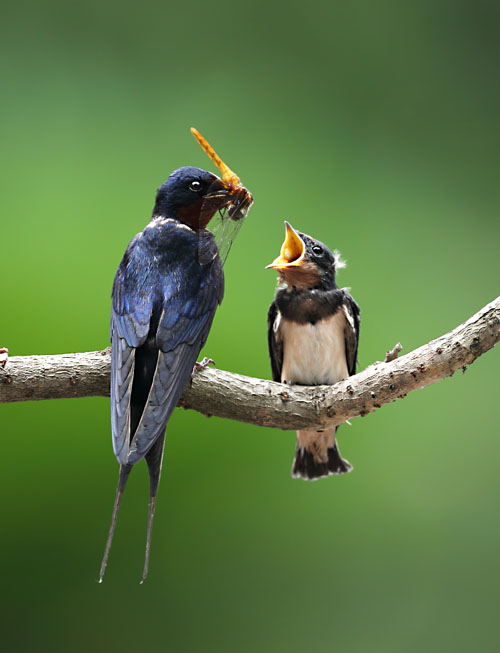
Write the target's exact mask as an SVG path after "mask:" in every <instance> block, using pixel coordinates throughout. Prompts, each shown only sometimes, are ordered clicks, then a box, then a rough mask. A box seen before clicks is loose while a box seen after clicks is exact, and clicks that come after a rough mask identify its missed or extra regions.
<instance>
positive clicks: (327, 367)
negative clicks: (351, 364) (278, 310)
mask: <svg viewBox="0 0 500 653" xmlns="http://www.w3.org/2000/svg"><path fill="white" fill-rule="evenodd" d="M345 326H346V318H345V314H344V311H343V310H341V309H340V310H337V311H336V312H335V314H334V315H331V316H329V317H325V318H323V319H322V320H318V321H317V322H316V323H315V324H311V323H309V322H308V323H305V324H300V323H298V322H292V321H291V320H287V319H286V318H283V317H281V319H280V320H279V324H278V325H277V331H278V334H277V335H278V337H280V338H281V340H282V343H283V366H282V370H281V381H282V382H285V381H286V382H288V383H300V384H302V385H319V384H328V385H329V384H333V383H336V382H337V381H340V380H341V379H345V378H346V377H347V376H349V374H348V371H347V363H346V357H345V340H344V329H345Z"/></svg>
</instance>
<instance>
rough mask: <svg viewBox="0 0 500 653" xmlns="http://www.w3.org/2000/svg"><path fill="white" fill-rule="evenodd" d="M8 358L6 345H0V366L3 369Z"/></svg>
mask: <svg viewBox="0 0 500 653" xmlns="http://www.w3.org/2000/svg"><path fill="white" fill-rule="evenodd" d="M8 358H9V350H8V349H7V347H0V367H1V368H2V369H3V368H4V367H5V365H6V363H7V359H8Z"/></svg>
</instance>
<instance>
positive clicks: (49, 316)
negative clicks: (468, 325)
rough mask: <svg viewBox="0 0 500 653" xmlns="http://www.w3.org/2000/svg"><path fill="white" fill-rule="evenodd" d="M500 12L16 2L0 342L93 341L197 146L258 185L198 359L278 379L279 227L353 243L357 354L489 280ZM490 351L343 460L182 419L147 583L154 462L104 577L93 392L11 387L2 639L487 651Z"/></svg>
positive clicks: (0, 547) (494, 267) (172, 435)
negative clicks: (199, 136)
mask: <svg viewBox="0 0 500 653" xmlns="http://www.w3.org/2000/svg"><path fill="white" fill-rule="evenodd" d="M499 19H500V11H499V5H498V3H496V2H488V1H486V0H484V1H483V0H477V1H476V2H467V1H462V2H461V1H459V0H449V1H446V0H418V2H417V1H402V2H399V1H397V0H380V1H378V2H371V1H368V0H367V1H361V0H360V1H353V2H339V1H337V0H332V1H329V2H326V1H324V2H317V1H314V0H313V1H312V2H307V3H304V2H297V1H296V0H292V1H291V2H287V3H284V2H282V3H272V2H269V1H267V2H261V1H256V2H252V3H246V4H238V3H233V2H227V1H226V0H223V1H222V2H218V3H214V4H207V3H200V2H198V1H197V0H194V1H192V2H189V3H165V2H155V1H152V0H144V2H141V3H139V4H137V3H129V2H109V1H108V2H106V1H104V2H103V0H87V1H86V2H85V3H79V4H75V3H66V2H58V1H56V0H47V1H46V2H43V3H39V2H36V3H35V2H30V1H29V0H28V1H26V0H17V1H16V2H15V3H10V5H8V6H4V7H3V9H2V26H1V41H0V48H1V51H2V56H1V58H0V67H1V80H2V81H1V85H2V101H1V105H0V111H1V120H0V138H1V143H2V156H1V163H0V166H1V174H0V186H1V200H0V205H1V215H2V221H1V242H2V248H1V255H0V273H1V288H2V300H1V316H2V319H1V322H0V341H1V342H0V345H5V346H8V347H9V349H10V352H11V355H23V354H42V353H57V352H70V351H86V350H95V349H99V348H103V347H105V346H107V344H108V320H109V308H110V288H111V284H112V280H113V276H114V273H115V270H116V268H117V266H118V263H119V261H120V258H121V256H122V254H123V252H124V250H125V247H126V246H127V243H128V242H129V240H130V239H131V237H132V236H133V235H134V234H135V233H136V232H137V231H140V230H141V228H142V227H143V226H144V225H145V223H146V222H147V220H148V219H149V216H150V212H151V207H152V203H153V198H154V192H155V189H156V188H157V186H158V185H159V184H160V183H162V182H163V180H164V179H165V178H166V177H167V175H168V174H169V173H170V172H171V171H172V170H173V169H174V168H176V167H178V166H180V165H185V164H191V165H199V166H202V167H206V166H209V167H210V163H209V162H208V160H207V159H206V158H205V155H204V154H203V152H202V151H201V149H200V148H199V147H198V145H197V144H196V142H195V141H194V139H193V138H192V136H191V135H190V133H189V127H190V126H191V125H195V126H197V127H198V129H200V131H201V132H202V133H203V134H204V135H205V136H206V137H207V138H208V139H209V140H210V142H212V143H213V145H214V146H215V147H216V148H217V150H218V151H219V153H220V154H221V155H222V157H223V158H224V159H225V160H227V163H228V164H229V165H230V166H231V167H232V168H233V169H234V170H236V171H237V172H238V173H239V174H240V176H241V178H242V180H243V182H244V183H245V184H246V185H247V186H248V188H250V189H251V190H252V191H253V193H254V195H255V205H254V208H253V209H252V212H251V214H250V217H249V218H248V220H247V221H246V223H245V225H244V226H243V229H242V230H241V232H240V235H239V237H238V240H237V241H236V243H235V245H234V247H233V250H232V252H231V254H230V257H229V259H228V261H227V263H226V268H225V269H226V280H227V285H226V296H225V300H224V304H223V306H222V307H221V309H220V310H219V312H218V314H217V316H216V319H215V322H214V326H213V329H212V332H211V335H210V338H209V341H208V343H207V346H206V348H205V351H204V353H205V354H207V355H210V356H211V357H212V358H214V359H215V361H216V363H217V365H218V366H219V367H221V368H224V369H228V370H231V371H235V372H240V373H244V374H248V375H254V376H259V377H269V374H270V372H269V367H268V360H267V351H266V311H267V308H268V305H269V303H270V301H271V299H272V296H273V292H274V286H275V273H273V272H271V271H268V270H267V271H266V270H264V266H265V265H266V264H267V263H269V262H270V261H271V260H272V259H273V258H274V257H275V256H276V255H277V254H278V251H279V247H280V245H281V241H282V237H283V220H284V219H288V220H290V221H291V222H292V224H293V225H295V226H296V227H298V228H300V229H302V230H305V231H307V232H308V233H311V234H313V235H314V236H316V237H317V238H319V239H320V240H323V241H324V242H326V243H328V244H329V245H330V246H331V247H332V248H334V247H336V248H338V249H340V251H341V252H342V253H343V255H344V256H345V258H346V259H347V261H348V268H347V269H346V270H343V271H342V272H341V274H340V275H339V282H340V284H341V285H347V286H350V287H351V288H352V294H353V295H354V297H355V298H356V299H357V301H358V302H359V303H360V305H361V307H362V318H363V323H362V336H361V345H360V365H361V367H365V366H366V365H368V364H370V363H371V362H372V361H374V360H377V359H381V357H383V355H384V352H385V350H386V349H388V348H390V347H392V346H393V345H394V344H395V342H397V341H398V340H401V342H402V343H403V345H404V351H405V352H408V351H410V350H411V349H413V348H415V347H417V346H419V345H421V344H423V343H425V342H427V341H428V340H430V339H432V338H434V337H437V336H439V335H441V334H442V333H444V332H446V331H448V330H450V329H452V328H453V327H455V326H456V325H457V324H459V323H460V322H462V321H463V320H465V319H466V318H467V317H469V316H470V315H472V314H473V313H474V312H476V310H478V309H479V308H481V307H482V306H483V305H484V304H486V303H487V302H489V301H491V300H492V299H493V298H495V297H496V296H497V295H498V294H499V293H498V291H499V238H500V222H499V219H498V205H499V197H498V195H499V192H498V188H499V185H498V174H499V157H498V152H499V149H500V129H499V121H498V117H499V114H500V90H499V83H498V55H499V49H500V45H499V44H500V39H499V34H498V25H499ZM499 356H500V351H499V350H494V351H491V352H489V353H488V354H486V355H485V356H484V357H482V358H481V359H479V360H478V361H477V362H476V363H475V364H474V365H473V366H472V367H471V368H470V369H468V371H467V373H466V374H465V375H464V376H462V374H457V375H455V376H454V377H453V378H452V379H448V380H446V381H443V382H441V383H439V384H437V385H435V386H433V387H430V388H426V389H425V390H423V391H421V392H415V393H412V394H411V395H409V396H408V397H407V398H406V399H405V400H404V401H399V402H397V403H395V404H392V405H390V406H386V407H385V408H383V409H382V410H380V411H378V412H377V413H376V414H373V415H370V416H368V417H366V418H365V419H356V420H353V424H352V426H351V427H348V426H343V427H342V428H341V431H340V433H339V439H340V448H341V450H342V452H343V454H344V456H345V457H347V458H348V459H349V460H350V461H351V462H352V463H353V465H354V468H355V470H354V472H353V473H352V474H350V475H348V476H347V477H342V478H330V479H328V480H323V481H320V482H318V483H313V484H308V483H305V482H301V481H297V480H292V479H291V478H290V467H291V463H292V458H293V453H294V446H295V445H294V441H295V436H294V434H293V433H292V432H280V431H273V430H270V429H263V428H256V427H252V426H248V425H244V424H239V423H236V422H230V421H223V420H220V419H216V418H212V419H206V418H205V417H203V416H201V415H199V414H197V413H195V412H192V411H181V410H178V411H176V413H175V414H174V416H173V417H172V419H171V421H170V424H169V427H168V436H167V448H166V458H165V464H164V471H163V479H162V484H161V488H160V494H159V499H158V507H157V516H156V523H155V528H154V534H153V549H152V560H151V570H150V577H149V579H148V581H147V583H146V584H145V585H143V586H140V585H139V582H138V581H139V578H140V573H141V570H142V562H143V549H144V540H145V526H146V506H147V477H146V470H145V466H144V465H139V466H138V467H137V468H136V470H135V471H134V473H133V474H132V477H131V481H130V484H129V486H128V488H127V493H126V497H125V500H124V503H123V507H122V512H121V515H120V521H119V524H118V528H117V532H116V537H115V542H114V545H113V549H112V552H111V559H110V564H109V566H108V570H107V574H106V577H105V582H104V583H103V585H98V584H97V583H96V579H97V574H98V568H99V564H100V559H101V555H102V551H103V547H104V542H105V537H106V533H107V529H108V524H109V518H110V513H111V507H112V501H113V496H114V491H115V485H116V477H117V464H116V461H115V459H114V457H113V454H112V450H111V445H110V427H109V405H108V404H109V402H108V400H107V399H105V398H95V399H78V400H66V401H53V402H50V401H48V402H38V403H36V402H33V403H23V404H17V405H2V406H1V407H0V415H1V421H0V424H1V431H2V436H1V444H2V466H1V467H2V471H1V474H0V492H1V497H2V499H1V514H2V517H1V520H2V527H3V528H2V531H3V534H2V537H1V543H0V565H1V572H0V578H1V585H2V591H1V598H0V602H1V606H0V608H1V609H0V615H1V617H0V619H1V621H2V622H3V625H2V631H3V634H2V644H3V646H5V647H6V648H5V650H11V651H14V650H15V651H31V650H37V651H75V652H79V651H85V652H87V651H89V650H90V651H115V650H116V651H124V652H126V651H136V650H148V651H152V652H155V651H176V652H179V653H184V652H187V651H189V652H191V651H204V652H205V651H206V652H212V651H213V652H218V653H225V652H230V651H231V652H233V651H242V652H247V651H248V652H253V651H263V652H266V653H267V652H280V651H287V652H290V653H295V652H299V651H300V652H302V651H304V650H314V651H318V652H323V651H332V650H339V651H340V650H342V651H345V652H349V653H350V652H358V651H377V652H378V651H381V652H382V651H383V652H390V651H394V652H396V651H397V652H400V651H422V650H427V651H454V652H457V651H470V650H471V649H472V648H474V649H476V650H481V651H496V650H498V647H499V645H500V641H499V640H500V637H499V630H498V611H499V599H500V596H499V595H500V592H499V583H500V569H499V562H498V550H499V547H500V520H499V508H498V504H499V497H500V485H499V482H500V481H499V474H498V470H499V459H500V438H499V427H498V417H497V415H498V405H499V383H498V369H499V363H500V358H499Z"/></svg>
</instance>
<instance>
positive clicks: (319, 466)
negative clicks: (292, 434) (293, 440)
mask: <svg viewBox="0 0 500 653" xmlns="http://www.w3.org/2000/svg"><path fill="white" fill-rule="evenodd" d="M327 455H328V459H327V460H325V461H321V460H318V458H317V456H315V454H314V453H312V452H311V451H308V450H307V449H306V448H305V447H302V446H300V444H299V443H298V442H297V451H296V453H295V460H294V461H293V467H292V476H293V478H303V479H304V480H306V481H314V480H316V479H318V478H322V477H323V476H331V475H332V474H347V473H348V472H350V471H352V465H351V464H350V463H349V462H348V461H347V460H345V459H344V458H342V456H341V455H340V451H339V448H338V446H337V443H336V442H334V443H333V446H332V447H328V449H327Z"/></svg>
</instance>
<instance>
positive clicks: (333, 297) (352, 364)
mask: <svg viewBox="0 0 500 653" xmlns="http://www.w3.org/2000/svg"><path fill="white" fill-rule="evenodd" d="M285 225H286V236H285V240H284V242H283V245H282V247H281V253H280V256H278V258H276V259H275V260H274V261H273V262H272V263H271V264H270V265H268V266H267V267H268V268H274V269H276V270H278V272H279V276H280V279H281V281H284V282H285V285H284V286H282V287H280V288H279V289H278V290H277V292H276V295H275V297H274V301H273V303H272V304H271V307H270V309H269V314H268V342H269V355H270V358H271V369H272V374H273V380H274V381H278V382H280V381H281V382H282V383H289V384H293V383H297V384H301V385H323V384H333V383H337V381H340V380H341V379H345V378H346V377H348V376H350V375H352V374H354V373H355V371H356V359H357V352H358V340H359V321H360V314H359V306H358V305H357V304H356V302H355V301H354V299H353V298H352V297H351V295H350V294H349V293H348V292H347V291H346V290H345V289H343V288H341V289H339V288H338V287H337V284H336V282H335V272H336V270H337V269H338V268H339V267H342V266H343V264H342V263H341V261H340V258H339V256H338V255H337V253H335V254H332V252H331V251H330V250H329V249H328V247H326V245H323V243H320V242H319V241H318V240H315V239H314V238H311V237H310V236H306V235H305V234H303V233H301V232H300V231H295V229H294V228H293V227H292V226H291V225H290V224H289V223H288V222H285ZM335 432H336V428H333V429H325V430H324V431H297V449H296V454H295V460H294V463H293V467H292V476H293V477H295V478H297V477H298V478H303V479H306V480H315V479H317V478H321V477H322V476H329V475H330V474H345V473H346V472H350V471H351V470H352V466H351V465H350V464H349V463H348V462H347V460H344V459H343V458H342V457H341V455H340V452H339V449H338V446H337V443H336V440H335Z"/></svg>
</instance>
